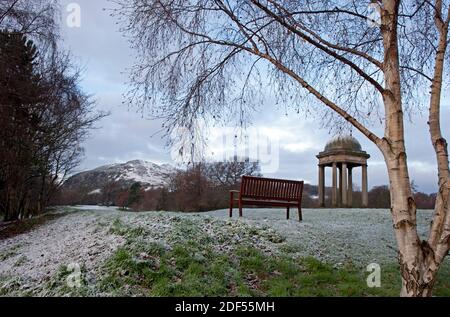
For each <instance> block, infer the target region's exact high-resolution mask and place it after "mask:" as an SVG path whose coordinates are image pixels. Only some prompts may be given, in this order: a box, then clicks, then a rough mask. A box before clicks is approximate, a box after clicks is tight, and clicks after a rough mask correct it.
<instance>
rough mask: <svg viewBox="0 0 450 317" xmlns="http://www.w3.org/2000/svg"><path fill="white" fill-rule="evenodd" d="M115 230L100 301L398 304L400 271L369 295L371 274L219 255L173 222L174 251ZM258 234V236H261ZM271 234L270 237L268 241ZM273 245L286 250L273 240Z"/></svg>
mask: <svg viewBox="0 0 450 317" xmlns="http://www.w3.org/2000/svg"><path fill="white" fill-rule="evenodd" d="M111 230H112V231H113V232H115V233H116V234H121V235H122V236H124V237H125V238H126V240H127V243H126V244H125V246H124V247H122V248H120V249H119V250H117V251H116V252H115V253H114V255H113V256H112V257H111V258H110V259H109V260H108V261H107V262H106V264H105V266H104V268H103V273H104V274H103V278H102V280H101V282H100V291H101V293H105V294H110V295H113V296H283V297H284V296H296V297H297V296H343V297H347V296H398V295H399V293H400V274H399V269H398V265H394V264H392V265H383V266H382V267H381V270H382V271H381V287H380V288H369V287H368V286H367V282H366V279H367V277H368V275H369V272H366V271H365V268H358V267H356V266H355V265H353V264H352V263H350V262H349V263H346V264H345V265H343V266H342V265H341V266H339V267H336V266H333V265H331V264H326V263H323V262H320V261H318V260H317V259H314V258H310V257H308V258H295V257H292V253H295V252H296V251H297V250H296V248H295V247H293V246H291V245H282V248H281V249H282V250H284V251H285V252H284V253H282V254H284V255H267V254H264V253H263V252H261V251H260V250H258V249H256V248H254V247H253V246H251V244H249V243H245V242H244V243H242V245H240V246H239V247H237V248H235V249H232V250H231V251H230V252H227V253H226V254H219V253H217V252H214V245H213V242H214V241H211V239H210V238H208V237H207V236H206V235H204V234H203V233H202V231H201V229H200V227H199V225H198V224H196V223H195V222H194V221H192V220H190V219H185V218H178V217H176V218H174V224H173V230H172V232H171V236H170V237H168V240H170V241H171V242H172V245H173V247H169V246H167V245H163V244H160V243H156V242H148V241H145V239H144V238H143V235H144V236H145V230H144V229H142V228H139V227H138V228H129V227H127V226H126V225H124V224H123V223H122V222H120V220H117V221H115V222H114V223H113V225H112V227H111ZM261 232H264V230H263V231H261V230H257V232H255V234H257V233H258V234H260V235H261V236H262V235H264V233H263V234H261ZM271 234H272V233H270V232H269V235H271ZM274 243H282V242H281V241H280V240H279V239H275V241H274ZM449 273H450V268H449V266H448V265H444V267H443V268H442V270H441V272H440V276H439V281H438V283H437V284H436V287H435V295H436V296H450V291H449V290H450V287H449V283H450V274H449Z"/></svg>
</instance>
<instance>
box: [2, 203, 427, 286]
mask: <svg viewBox="0 0 450 317" xmlns="http://www.w3.org/2000/svg"><path fill="white" fill-rule="evenodd" d="M296 216H297V215H296V212H294V211H291V219H290V220H286V219H285V217H286V215H285V211H284V210H280V209H245V210H244V218H242V219H239V218H238V217H237V215H236V213H235V215H234V217H233V219H232V220H229V218H228V211H227V210H219V211H213V212H207V213H201V214H181V213H173V212H156V213H155V212H146V213H131V212H123V211H118V210H117V209H116V208H114V207H109V208H108V207H98V206H80V207H77V210H76V211H74V212H70V213H68V214H67V215H64V216H62V217H60V218H57V219H54V220H51V221H49V222H47V223H46V224H44V225H41V226H39V227H37V228H36V229H34V230H32V231H29V232H27V233H23V234H20V235H18V236H14V237H12V238H9V239H5V240H0V260H1V262H0V277H2V276H8V277H20V278H21V279H24V280H26V281H29V282H30V285H31V284H33V281H34V284H35V285H36V284H38V281H45V280H49V279H50V278H51V276H54V274H56V272H57V271H58V269H59V268H60V267H61V266H67V265H69V264H70V263H82V264H83V265H84V267H85V269H86V270H87V271H88V272H89V271H91V270H93V271H95V270H96V268H98V267H100V264H101V263H103V261H104V260H105V259H107V258H108V257H109V256H110V255H111V254H112V252H113V251H114V250H116V249H117V248H118V247H119V246H121V245H122V244H123V243H124V239H123V237H121V236H119V235H115V234H113V233H111V231H110V228H111V225H112V224H113V222H114V221H115V220H116V219H120V221H122V222H124V223H126V224H127V225H129V226H132V227H144V228H145V229H146V230H147V231H148V232H151V235H152V239H155V240H160V241H161V242H163V243H164V242H165V239H167V237H168V236H170V235H171V234H173V225H172V224H173V223H174V222H176V219H180V218H187V219H189V220H190V221H193V222H195V223H197V222H198V223H201V224H202V227H203V232H204V234H207V235H210V236H212V237H218V238H217V239H218V240H219V239H220V238H221V237H224V232H226V230H235V229H236V228H239V230H242V229H243V230H248V228H252V227H254V228H256V229H258V230H262V231H264V230H269V232H270V231H274V232H276V233H278V234H279V235H281V236H283V237H285V238H286V241H285V242H284V243H276V244H271V245H264V243H265V242H264V241H263V242H262V243H261V239H259V238H257V237H255V238H254V239H253V238H252V237H250V241H254V243H255V244H258V245H257V247H258V248H261V249H266V250H269V249H271V248H273V247H275V248H279V249H282V248H289V250H290V251H289V252H290V254H294V255H297V256H314V257H316V258H318V259H320V260H322V261H326V262H331V263H334V264H337V265H339V263H341V264H342V263H346V262H353V263H355V264H357V265H362V266H364V267H365V266H366V265H368V264H369V263H373V262H376V263H380V264H382V263H387V262H390V263H392V262H395V261H396V260H395V259H396V250H395V249H396V247H395V241H394V236H393V229H392V222H391V218H390V212H389V211H388V210H376V209H365V210H363V209H340V210H337V209H309V210H304V212H303V219H304V221H303V222H301V223H300V222H298V221H297V218H296ZM431 216H432V212H431V211H419V212H418V219H419V224H418V228H419V231H420V233H421V234H422V235H423V234H424V233H425V231H426V230H427V228H428V224H429V221H430V218H431ZM208 219H209V220H208ZM230 224H231V225H232V226H230ZM233 234H234V233H231V235H233ZM250 235H251V234H250ZM240 239H241V237H240V236H236V239H234V240H233V241H232V242H230V244H231V243H233V244H239V242H240ZM227 243H228V242H227V241H225V242H224V245H220V246H219V247H220V248H226V247H227V246H226V245H225V244H227ZM219 251H220V250H219ZM269 251H270V252H272V251H271V250H269ZM30 287H33V286H30Z"/></svg>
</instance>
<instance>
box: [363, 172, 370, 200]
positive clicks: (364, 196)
mask: <svg viewBox="0 0 450 317" xmlns="http://www.w3.org/2000/svg"><path fill="white" fill-rule="evenodd" d="M368 205H369V197H368V193H367V165H363V166H362V206H363V208H367V206H368Z"/></svg>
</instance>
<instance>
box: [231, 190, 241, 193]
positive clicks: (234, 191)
mask: <svg viewBox="0 0 450 317" xmlns="http://www.w3.org/2000/svg"><path fill="white" fill-rule="evenodd" d="M230 193H239V191H238V190H230Z"/></svg>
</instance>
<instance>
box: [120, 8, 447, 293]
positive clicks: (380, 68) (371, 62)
mask: <svg viewBox="0 0 450 317" xmlns="http://www.w3.org/2000/svg"><path fill="white" fill-rule="evenodd" d="M113 1H114V2H116V3H118V4H119V8H118V9H117V11H116V13H117V16H118V17H119V18H120V19H122V22H123V29H124V31H125V32H126V33H128V35H129V36H130V37H131V42H132V44H133V46H134V47H135V48H136V49H137V50H138V51H139V52H140V56H141V60H140V61H139V63H137V65H136V67H135V68H134V69H133V72H132V77H131V83H132V89H130V95H129V100H130V102H131V103H133V104H135V105H138V107H140V109H142V110H143V111H145V110H146V109H149V110H150V111H151V112H152V114H153V116H155V117H163V118H165V120H166V125H165V127H166V128H167V130H168V131H169V132H170V131H171V129H173V127H176V126H182V127H185V128H192V127H194V126H195V124H194V122H195V121H196V120H197V119H198V118H205V117H207V118H212V119H215V120H217V121H223V120H226V119H229V118H230V117H231V118H237V119H238V120H239V123H240V124H242V123H243V122H244V121H245V119H246V117H247V115H248V114H250V113H251V112H252V111H251V110H252V107H254V106H255V105H256V104H257V103H258V102H260V101H261V99H262V98H264V97H262V96H267V93H265V92H267V91H270V92H273V93H274V94H275V95H276V96H277V103H279V104H280V105H283V106H286V107H289V106H290V107H294V109H295V110H298V111H305V112H307V113H308V112H316V113H320V116H321V117H323V118H324V119H325V121H326V122H328V123H330V124H339V126H341V125H342V124H344V125H345V124H348V125H349V126H351V127H353V128H356V129H357V130H359V131H360V132H361V133H362V134H363V135H365V136H366V137H367V138H368V139H369V140H370V141H372V142H373V143H374V144H375V145H376V146H377V147H378V148H379V150H380V151H381V153H382V154H383V156H384V158H385V161H386V166H387V170H388V175H389V181H390V191H391V210H392V219H393V224H394V231H395V236H396V240H397V244H398V251H399V252H398V254H399V256H398V260H399V263H400V267H401V275H402V290H401V295H403V296H430V295H431V294H432V289H433V285H434V283H435V281H436V276H437V273H438V270H439V267H440V265H441V263H442V262H443V260H444V258H445V256H446V255H447V253H448V251H449V247H450V212H449V208H448V201H449V190H450V180H449V161H448V151H447V142H446V140H445V139H444V137H443V135H442V133H441V117H440V108H441V100H442V89H443V85H444V84H445V80H446V79H447V78H448V73H447V72H445V71H444V66H445V64H446V63H447V64H448V62H449V57H448V54H447V45H448V43H449V39H448V27H449V22H450V4H449V1H445V0H428V1H424V0H414V1H413V0H411V1H401V0H372V1H342V0H329V1H322V0H309V1H307V0H300V1H290V0H277V1H275V0H246V1H244V0H243V1H237V0H235V1H232V0H189V1H188V0H132V1H124V0H113ZM430 85H431V90H429V87H430ZM427 104H428V108H429V120H428V122H429V128H430V129H429V137H430V141H431V142H432V144H433V147H434V149H435V154H436V160H437V166H438V169H437V171H436V172H437V181H438V184H439V192H438V195H437V201H436V206H435V212H434V217H433V221H432V224H431V228H430V234H429V237H428V239H427V240H424V241H421V239H420V237H419V235H418V232H417V222H416V204H415V202H414V199H413V193H412V190H411V185H410V178H409V171H408V165H407V155H406V153H407V152H406V148H405V135H404V133H405V131H404V120H405V116H406V115H407V114H408V113H409V112H410V111H414V110H415V109H417V107H420V106H421V105H422V106H423V105H427ZM305 105H307V106H305ZM230 114H232V115H231V116H230ZM374 122H375V123H376V122H379V123H380V124H382V125H383V126H384V135H382V136H381V135H376V134H375V133H374V132H373V131H372V127H373V123H374ZM424 133H425V131H424Z"/></svg>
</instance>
